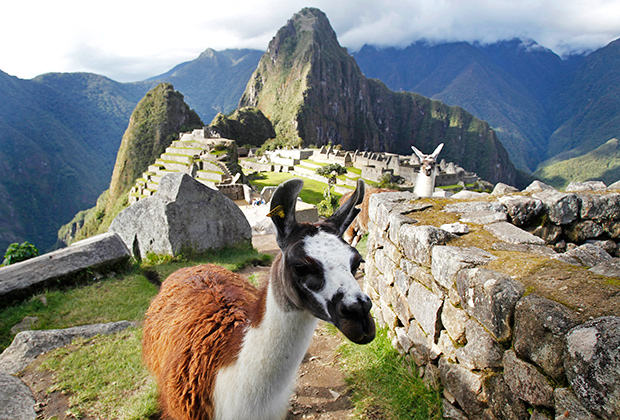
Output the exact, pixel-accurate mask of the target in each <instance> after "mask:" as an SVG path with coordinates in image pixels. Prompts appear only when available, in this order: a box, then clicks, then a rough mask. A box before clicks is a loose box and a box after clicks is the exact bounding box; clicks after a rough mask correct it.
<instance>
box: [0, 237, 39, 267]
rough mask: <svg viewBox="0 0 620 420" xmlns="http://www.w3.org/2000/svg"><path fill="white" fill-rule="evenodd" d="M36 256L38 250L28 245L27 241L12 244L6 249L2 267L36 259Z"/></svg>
mask: <svg viewBox="0 0 620 420" xmlns="http://www.w3.org/2000/svg"><path fill="white" fill-rule="evenodd" d="M37 255H39V250H38V249H37V247H36V246H34V245H32V244H31V243H28V241H26V242H24V243H21V244H18V243H17V242H14V243H12V244H11V245H9V247H8V248H7V249H6V252H5V253H4V261H3V262H2V265H11V264H15V263H18V262H20V261H25V260H27V259H30V258H32V257H36V256H37Z"/></svg>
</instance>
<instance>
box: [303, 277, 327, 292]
mask: <svg viewBox="0 0 620 420" xmlns="http://www.w3.org/2000/svg"><path fill="white" fill-rule="evenodd" d="M305 284H306V287H307V288H308V289H310V290H312V291H314V292H318V291H319V290H321V289H322V288H323V286H324V285H325V278H323V276H322V275H311V276H308V277H306V282H305Z"/></svg>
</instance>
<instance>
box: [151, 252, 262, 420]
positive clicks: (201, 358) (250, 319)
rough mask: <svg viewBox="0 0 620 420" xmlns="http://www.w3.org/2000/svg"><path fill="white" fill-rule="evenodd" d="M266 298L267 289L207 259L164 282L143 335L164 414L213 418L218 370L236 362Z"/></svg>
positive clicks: (185, 419)
mask: <svg viewBox="0 0 620 420" xmlns="http://www.w3.org/2000/svg"><path fill="white" fill-rule="evenodd" d="M265 299H266V288H265V289H261V290H257V289H256V288H255V287H253V286H252V285H251V284H250V283H248V282H247V281H246V280H244V279H243V278H241V277H240V276H239V275H237V274H234V273H231V272H230V271H228V270H226V269H224V268H222V267H218V266H215V265H210V264H209V265H202V266H198V267H189V268H183V269H180V270H178V271H176V272H174V273H173V274H172V275H170V277H168V278H167V279H166V281H164V283H163V284H162V287H161V290H160V292H159V294H158V295H157V297H155V299H154V300H153V302H152V303H151V306H150V307H149V309H148V311H147V313H146V319H145V321H144V336H143V339H142V347H143V355H144V360H145V363H146V365H147V366H148V368H149V369H150V370H151V372H152V373H153V374H154V375H155V377H156V379H157V382H158V384H159V387H160V389H159V391H160V395H161V397H160V407H161V408H162V411H163V418H169V419H176V420H190V419H201V420H208V419H211V418H213V412H214V405H213V400H212V392H213V388H214V386H215V377H216V374H217V372H218V370H219V369H221V368H222V367H224V366H228V365H231V364H233V363H234V362H235V361H236V359H237V357H238V354H239V350H240V348H241V344H242V340H243V334H244V330H245V329H246V328H247V327H248V326H249V325H256V324H259V323H260V321H261V319H262V317H263V314H264V309H265ZM178 331H185V332H186V333H184V334H178Z"/></svg>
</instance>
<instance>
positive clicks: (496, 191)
mask: <svg viewBox="0 0 620 420" xmlns="http://www.w3.org/2000/svg"><path fill="white" fill-rule="evenodd" d="M517 192H519V189H518V188H516V187H513V186H512V185H508V184H504V183H503V182H498V183H497V184H495V187H494V188H493V192H492V193H491V195H506V194H514V193H517Z"/></svg>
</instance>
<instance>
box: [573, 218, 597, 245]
mask: <svg viewBox="0 0 620 420" xmlns="http://www.w3.org/2000/svg"><path fill="white" fill-rule="evenodd" d="M603 233H605V228H604V227H603V225H601V224H600V223H596V222H595V221H593V220H579V221H576V222H575V223H572V224H571V225H570V226H567V227H565V228H564V234H565V235H566V237H567V238H568V240H569V241H571V242H574V243H582V242H584V241H586V240H587V239H596V238H598V237H599V236H601V235H602V234H603Z"/></svg>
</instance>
